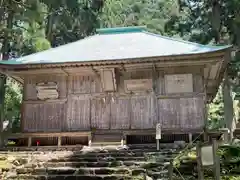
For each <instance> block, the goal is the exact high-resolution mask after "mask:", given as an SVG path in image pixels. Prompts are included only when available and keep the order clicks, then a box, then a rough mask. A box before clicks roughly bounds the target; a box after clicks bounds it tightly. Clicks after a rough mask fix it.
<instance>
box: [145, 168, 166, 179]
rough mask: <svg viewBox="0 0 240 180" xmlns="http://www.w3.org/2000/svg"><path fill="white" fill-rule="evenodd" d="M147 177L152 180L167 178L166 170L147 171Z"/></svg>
mask: <svg viewBox="0 0 240 180" xmlns="http://www.w3.org/2000/svg"><path fill="white" fill-rule="evenodd" d="M147 175H148V176H149V177H151V178H153V179H161V178H167V177H168V176H169V174H168V170H162V171H158V172H152V171H148V172H147Z"/></svg>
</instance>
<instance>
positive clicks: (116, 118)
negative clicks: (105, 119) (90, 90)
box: [110, 97, 130, 129]
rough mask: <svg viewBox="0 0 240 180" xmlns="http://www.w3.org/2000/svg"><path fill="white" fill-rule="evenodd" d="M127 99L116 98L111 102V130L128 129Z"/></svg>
mask: <svg viewBox="0 0 240 180" xmlns="http://www.w3.org/2000/svg"><path fill="white" fill-rule="evenodd" d="M129 101H130V100H129V98H128V97H118V98H116V99H115V100H114V102H112V101H111V120H110V121H111V122H110V124H111V129H129V127H130V121H129V118H130V116H129Z"/></svg>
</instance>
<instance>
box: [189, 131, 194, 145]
mask: <svg viewBox="0 0 240 180" xmlns="http://www.w3.org/2000/svg"><path fill="white" fill-rule="evenodd" d="M188 140H189V144H192V143H193V139H192V133H189V134H188Z"/></svg>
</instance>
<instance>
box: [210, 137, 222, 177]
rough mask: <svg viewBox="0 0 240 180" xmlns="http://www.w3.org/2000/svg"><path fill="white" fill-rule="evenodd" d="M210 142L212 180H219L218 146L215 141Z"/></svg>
mask: <svg viewBox="0 0 240 180" xmlns="http://www.w3.org/2000/svg"><path fill="white" fill-rule="evenodd" d="M212 142H213V146H212V150H213V161H214V165H213V168H214V169H213V172H214V179H215V180H220V159H219V157H218V155H217V150H218V144H217V140H216V139H213V141H212Z"/></svg>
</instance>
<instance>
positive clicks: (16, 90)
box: [4, 78, 22, 132]
mask: <svg viewBox="0 0 240 180" xmlns="http://www.w3.org/2000/svg"><path fill="white" fill-rule="evenodd" d="M21 102H22V87H21V85H20V84H19V83H18V82H16V81H15V80H13V79H11V78H8V79H7V84H6V94H5V106H4V109H5V110H4V120H8V121H9V122H10V124H11V126H10V127H12V131H13V132H18V131H19V130H20V116H21V113H20V109H21Z"/></svg>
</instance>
